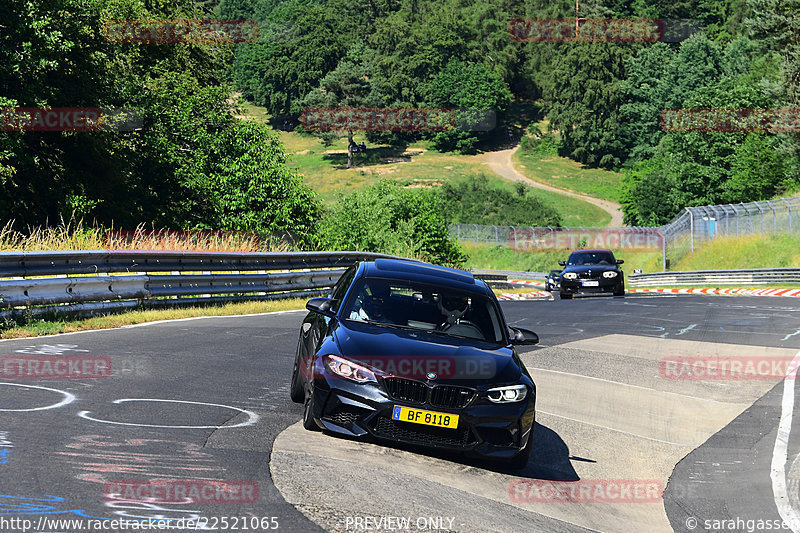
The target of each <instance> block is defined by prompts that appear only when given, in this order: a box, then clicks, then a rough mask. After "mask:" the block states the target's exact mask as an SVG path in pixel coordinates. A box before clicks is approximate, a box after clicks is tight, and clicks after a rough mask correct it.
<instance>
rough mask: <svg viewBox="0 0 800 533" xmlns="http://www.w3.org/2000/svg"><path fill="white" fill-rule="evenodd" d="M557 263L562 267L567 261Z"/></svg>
mask: <svg viewBox="0 0 800 533" xmlns="http://www.w3.org/2000/svg"><path fill="white" fill-rule="evenodd" d="M558 264H559V265H561V266H562V267H565V266H567V262H566V261H559V262H558Z"/></svg>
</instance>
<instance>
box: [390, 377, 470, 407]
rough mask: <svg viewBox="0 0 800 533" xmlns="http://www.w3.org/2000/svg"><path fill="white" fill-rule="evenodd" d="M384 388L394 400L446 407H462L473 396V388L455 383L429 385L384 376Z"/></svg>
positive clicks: (412, 380)
mask: <svg viewBox="0 0 800 533" xmlns="http://www.w3.org/2000/svg"><path fill="white" fill-rule="evenodd" d="M383 381H384V383H385V384H386V390H387V391H388V392H389V396H391V397H392V398H393V399H395V400H400V401H403V402H410V403H417V404H420V405H421V404H425V403H429V404H430V405H433V406H435V407H444V408H447V409H463V408H464V407H466V406H467V405H469V403H470V402H471V401H472V400H473V398H474V397H475V394H476V391H475V389H470V388H468V387H458V386H455V385H435V386H433V387H431V386H430V385H428V384H426V383H423V382H422V381H417V380H414V379H406V378H385V379H384V380H383Z"/></svg>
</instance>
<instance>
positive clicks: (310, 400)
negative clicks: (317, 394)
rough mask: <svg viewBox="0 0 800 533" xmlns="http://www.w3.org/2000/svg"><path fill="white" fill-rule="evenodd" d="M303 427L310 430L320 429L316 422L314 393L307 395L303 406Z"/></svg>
mask: <svg viewBox="0 0 800 533" xmlns="http://www.w3.org/2000/svg"><path fill="white" fill-rule="evenodd" d="M303 427H304V428H306V429H307V430H309V431H319V426H318V425H317V423H316V422H314V393H313V392H309V393H308V394H307V395H306V402H305V405H304V406H303Z"/></svg>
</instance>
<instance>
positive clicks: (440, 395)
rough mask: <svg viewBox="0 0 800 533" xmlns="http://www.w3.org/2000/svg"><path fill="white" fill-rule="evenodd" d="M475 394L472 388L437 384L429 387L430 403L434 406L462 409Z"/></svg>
mask: <svg viewBox="0 0 800 533" xmlns="http://www.w3.org/2000/svg"><path fill="white" fill-rule="evenodd" d="M474 396H475V391H474V390H473V389H468V388H466V387H454V386H452V385H439V386H438V387H433V388H432V389H431V400H430V401H431V405H435V406H436V407H449V408H450V409H462V408H464V407H466V406H467V405H468V404H469V402H471V401H472V398H473V397H474Z"/></svg>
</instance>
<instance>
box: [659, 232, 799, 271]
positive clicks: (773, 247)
mask: <svg viewBox="0 0 800 533" xmlns="http://www.w3.org/2000/svg"><path fill="white" fill-rule="evenodd" d="M779 267H800V234H795V235H769V236H763V235H746V236H743V237H718V238H716V239H713V240H711V241H710V242H708V243H705V244H703V245H702V246H701V247H699V248H698V247H695V251H694V252H693V253H689V254H688V255H686V256H684V257H682V258H681V259H680V260H678V261H676V262H675V263H674V264H672V265H670V270H725V269H737V268H779Z"/></svg>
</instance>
